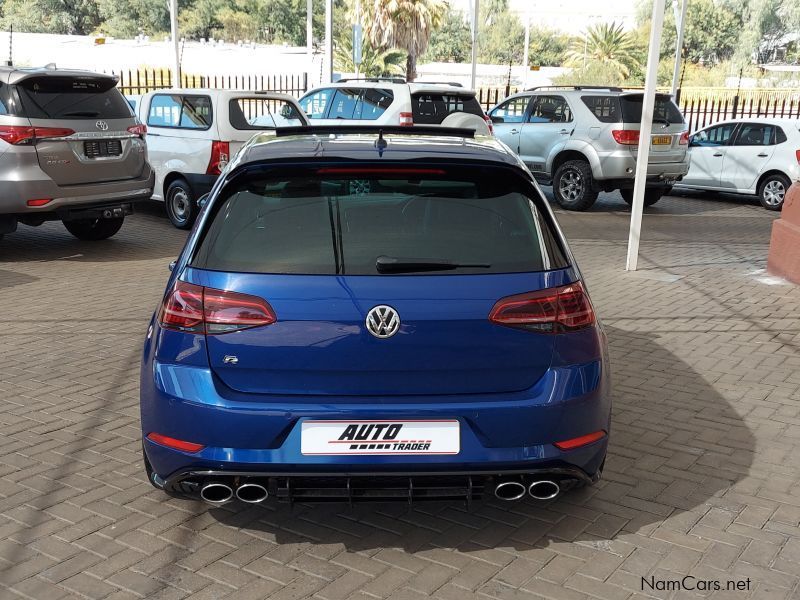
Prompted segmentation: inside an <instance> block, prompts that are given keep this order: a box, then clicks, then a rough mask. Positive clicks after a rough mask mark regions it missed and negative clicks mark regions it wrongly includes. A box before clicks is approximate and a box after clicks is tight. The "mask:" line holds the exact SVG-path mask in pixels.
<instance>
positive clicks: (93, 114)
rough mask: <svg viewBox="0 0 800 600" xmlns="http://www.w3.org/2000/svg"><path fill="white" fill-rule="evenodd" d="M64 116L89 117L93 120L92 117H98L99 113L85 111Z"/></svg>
mask: <svg viewBox="0 0 800 600" xmlns="http://www.w3.org/2000/svg"><path fill="white" fill-rule="evenodd" d="M64 116H65V117H89V118H92V119H93V118H94V117H99V116H100V113H99V112H97V111H94V112H92V111H88V110H86V111H77V112H68V113H64Z"/></svg>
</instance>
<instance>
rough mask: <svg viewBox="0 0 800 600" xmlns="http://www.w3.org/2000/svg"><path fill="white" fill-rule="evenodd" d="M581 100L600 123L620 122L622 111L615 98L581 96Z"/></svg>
mask: <svg viewBox="0 0 800 600" xmlns="http://www.w3.org/2000/svg"><path fill="white" fill-rule="evenodd" d="M581 100H582V101H583V103H584V104H585V105H586V108H588V109H589V110H590V111H592V114H593V115H594V116H595V117H596V118H597V120H598V121H600V122H601V123H620V122H621V121H622V112H621V110H622V109H621V108H620V106H619V100H618V99H617V97H616V96H581Z"/></svg>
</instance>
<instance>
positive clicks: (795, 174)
mask: <svg viewBox="0 0 800 600" xmlns="http://www.w3.org/2000/svg"><path fill="white" fill-rule="evenodd" d="M689 152H690V153H691V156H692V166H691V168H690V169H689V173H688V174H687V175H686V177H684V178H683V181H681V183H680V185H681V187H683V188H693V189H698V190H714V191H718V192H735V193H738V194H755V195H756V196H758V199H759V201H760V202H761V206H763V207H764V208H766V209H768V210H780V209H781V207H782V206H783V199H784V197H785V196H786V190H788V189H789V186H790V185H791V184H792V181H797V180H800V121H797V120H796V119H766V118H763V119H762V118H759V119H734V120H728V121H721V122H719V123H715V124H714V125H711V126H709V127H706V128H704V129H701V130H700V131H698V132H696V133H695V134H694V135H692V137H691V138H690V143H689Z"/></svg>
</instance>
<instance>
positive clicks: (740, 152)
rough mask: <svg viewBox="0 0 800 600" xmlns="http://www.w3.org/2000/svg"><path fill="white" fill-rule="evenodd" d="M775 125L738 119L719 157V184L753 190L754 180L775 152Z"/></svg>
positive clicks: (746, 190) (735, 188)
mask: <svg viewBox="0 0 800 600" xmlns="http://www.w3.org/2000/svg"><path fill="white" fill-rule="evenodd" d="M775 140H776V127H775V126H774V125H771V124H769V123H742V124H741V125H740V126H739V130H738V131H737V132H736V137H735V138H734V139H733V143H732V144H731V145H730V146H729V147H728V148H727V150H726V151H725V156H724V158H723V159H722V177H721V179H720V186H721V187H723V188H728V189H730V190H737V191H740V192H753V193H755V191H756V190H755V187H756V182H757V181H758V177H759V175H760V174H761V173H763V172H764V169H765V167H766V166H767V163H769V161H770V159H771V158H772V155H773V154H774V153H775Z"/></svg>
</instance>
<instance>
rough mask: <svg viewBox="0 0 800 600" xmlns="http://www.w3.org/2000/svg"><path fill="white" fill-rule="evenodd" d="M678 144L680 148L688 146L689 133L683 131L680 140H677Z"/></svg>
mask: <svg viewBox="0 0 800 600" xmlns="http://www.w3.org/2000/svg"><path fill="white" fill-rule="evenodd" d="M678 143H679V144H680V145H681V146H688V145H689V132H688V131H684V132H683V133H681V139H680V140H678Z"/></svg>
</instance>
